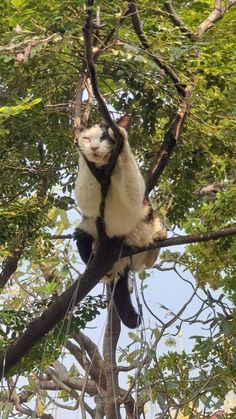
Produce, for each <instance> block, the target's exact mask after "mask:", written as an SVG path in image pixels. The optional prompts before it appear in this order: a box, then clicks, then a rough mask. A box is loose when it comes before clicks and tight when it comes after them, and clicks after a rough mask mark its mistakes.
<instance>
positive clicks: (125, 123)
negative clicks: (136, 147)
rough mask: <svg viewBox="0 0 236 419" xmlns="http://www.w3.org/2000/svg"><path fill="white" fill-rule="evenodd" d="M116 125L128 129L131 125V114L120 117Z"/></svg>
mask: <svg viewBox="0 0 236 419" xmlns="http://www.w3.org/2000/svg"><path fill="white" fill-rule="evenodd" d="M116 125H118V127H121V128H124V129H125V130H126V131H128V130H129V128H130V125H131V116H130V115H128V114H127V113H126V114H125V115H123V116H122V117H121V118H120V119H118V120H117V121H116Z"/></svg>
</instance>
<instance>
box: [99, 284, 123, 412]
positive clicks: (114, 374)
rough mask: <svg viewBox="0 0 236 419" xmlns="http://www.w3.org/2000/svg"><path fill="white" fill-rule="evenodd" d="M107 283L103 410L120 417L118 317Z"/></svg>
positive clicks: (119, 328)
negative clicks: (107, 300)
mask: <svg viewBox="0 0 236 419" xmlns="http://www.w3.org/2000/svg"><path fill="white" fill-rule="evenodd" d="M109 288H110V287H109V285H107V293H108V297H109V299H110V304H109V308H108V319H107V324H106V330H105V335H104V339H103V357H104V370H105V377H106V385H107V391H106V394H105V395H104V396H106V397H105V398H104V410H105V415H106V418H107V419H113V418H114V417H116V418H117V419H120V418H121V417H120V405H119V403H118V400H119V395H120V393H119V382H118V371H117V368H116V366H117V365H116V349H117V343H118V339H119V336H120V330H121V327H120V319H119V318H118V315H117V312H116V309H115V306H114V304H113V302H112V295H111V292H110V289H109Z"/></svg>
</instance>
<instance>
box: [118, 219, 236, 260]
mask: <svg viewBox="0 0 236 419" xmlns="http://www.w3.org/2000/svg"><path fill="white" fill-rule="evenodd" d="M235 234H236V226H232V227H227V228H222V229H221V230H217V231H208V232H207V233H197V234H191V235H188V236H182V237H172V238H170V239H166V240H158V241H157V242H156V243H155V244H152V245H150V246H147V247H145V248H144V247H143V248H142V249H141V248H138V247H137V248H134V247H132V248H129V247H128V246H123V251H122V254H121V256H122V257H124V256H132V255H136V254H138V253H140V252H144V251H145V250H150V249H160V248H162V247H170V246H179V245H183V244H190V243H200V242H207V241H210V240H218V239H220V238H222V237H227V236H234V235H235Z"/></svg>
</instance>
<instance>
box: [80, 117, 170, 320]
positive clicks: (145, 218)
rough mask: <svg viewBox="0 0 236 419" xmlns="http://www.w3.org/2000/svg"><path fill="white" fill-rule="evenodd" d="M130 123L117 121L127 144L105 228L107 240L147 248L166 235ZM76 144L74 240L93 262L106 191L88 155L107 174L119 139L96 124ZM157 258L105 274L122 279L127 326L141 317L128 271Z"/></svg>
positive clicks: (118, 295)
mask: <svg viewBox="0 0 236 419" xmlns="http://www.w3.org/2000/svg"><path fill="white" fill-rule="evenodd" d="M128 123H129V121H128V119H127V117H123V118H121V119H120V120H119V121H117V125H118V127H119V129H120V132H121V134H122V137H123V140H124V145H123V149H122V150H121V152H120V155H119V157H118V159H117V162H116V164H115V167H114V170H113V172H112V175H111V183H110V187H109V190H108V194H107V197H106V200H105V213H104V223H105V230H106V234H107V236H108V237H114V236H123V237H124V243H125V244H127V245H129V246H135V247H144V246H148V245H149V244H152V243H154V242H155V241H156V240H160V239H164V238H166V231H165V229H163V228H162V227H161V224H160V220H159V218H158V217H156V216H155V215H154V212H153V209H152V208H151V206H150V203H149V202H148V201H147V199H146V198H144V192H145V184H144V180H143V177H142V175H141V173H140V171H139V168H138V165H137V163H136V161H135V158H134V156H133V154H132V152H131V149H130V146H129V143H128V135H127V128H128ZM77 140H78V146H79V150H80V157H79V173H78V176H77V179H76V187H75V196H76V199H77V202H78V204H79V206H80V209H81V210H82V213H83V218H82V221H81V223H80V225H79V227H78V228H77V229H76V231H75V234H74V238H75V239H76V242H77V247H78V250H79V253H80V256H81V259H82V260H83V261H84V262H85V263H88V261H89V259H90V257H91V256H92V253H93V250H94V243H96V241H97V239H98V233H97V227H96V219H97V217H98V216H99V209H100V202H101V187H100V184H99V182H98V181H97V179H96V178H95V177H94V175H93V174H92V173H91V171H90V169H89V167H88V165H87V163H86V162H85V160H84V157H83V155H84V156H85V157H86V158H87V159H88V160H89V161H90V162H92V163H94V164H95V165H96V167H97V168H100V169H102V168H103V167H104V166H105V165H106V164H107V163H108V161H109V158H110V156H111V152H112V149H113V147H114V135H113V133H112V131H111V129H109V128H107V127H105V126H102V125H94V126H92V127H91V128H88V129H85V130H83V131H81V132H80V134H79V136H78V139H77ZM158 253H159V250H158V249H152V250H148V251H144V252H142V253H139V254H137V255H134V256H132V257H124V258H121V259H120V260H119V261H118V262H116V263H115V264H114V266H113V268H112V269H111V270H110V271H109V272H108V273H107V274H106V278H105V279H107V280H109V281H111V282H113V281H114V278H115V276H116V274H117V276H118V281H117V282H116V285H115V289H114V292H113V298H114V303H115V306H116V309H117V312H118V315H119V317H120V318H121V320H122V322H123V323H124V324H125V325H126V326H128V327H130V328H135V327H137V326H138V325H139V324H140V317H139V315H138V314H137V312H136V311H135V309H134V307H133V306H132V301H131V297H130V292H129V285H128V282H129V281H128V278H129V271H130V269H132V270H133V271H141V270H143V269H145V268H151V267H152V266H153V264H154V262H155V260H156V258H157V256H158ZM112 287H113V285H112Z"/></svg>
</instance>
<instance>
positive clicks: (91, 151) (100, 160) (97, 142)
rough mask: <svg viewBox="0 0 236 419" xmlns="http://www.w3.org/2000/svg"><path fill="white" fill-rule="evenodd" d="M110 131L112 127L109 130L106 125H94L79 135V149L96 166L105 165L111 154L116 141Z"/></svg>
mask: <svg viewBox="0 0 236 419" xmlns="http://www.w3.org/2000/svg"><path fill="white" fill-rule="evenodd" d="M109 132H110V129H109V130H108V129H107V128H106V127H105V126H102V125H93V126H92V127H91V128H87V129H84V130H83V131H81V132H80V134H79V136H78V139H77V141H78V146H79V149H80V150H81V152H82V154H83V155H85V157H87V159H88V160H89V161H91V162H93V163H95V164H96V166H104V165H105V164H107V163H108V161H109V158H110V156H111V151H112V149H113V147H114V141H113V140H112V138H111V137H110V136H109Z"/></svg>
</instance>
